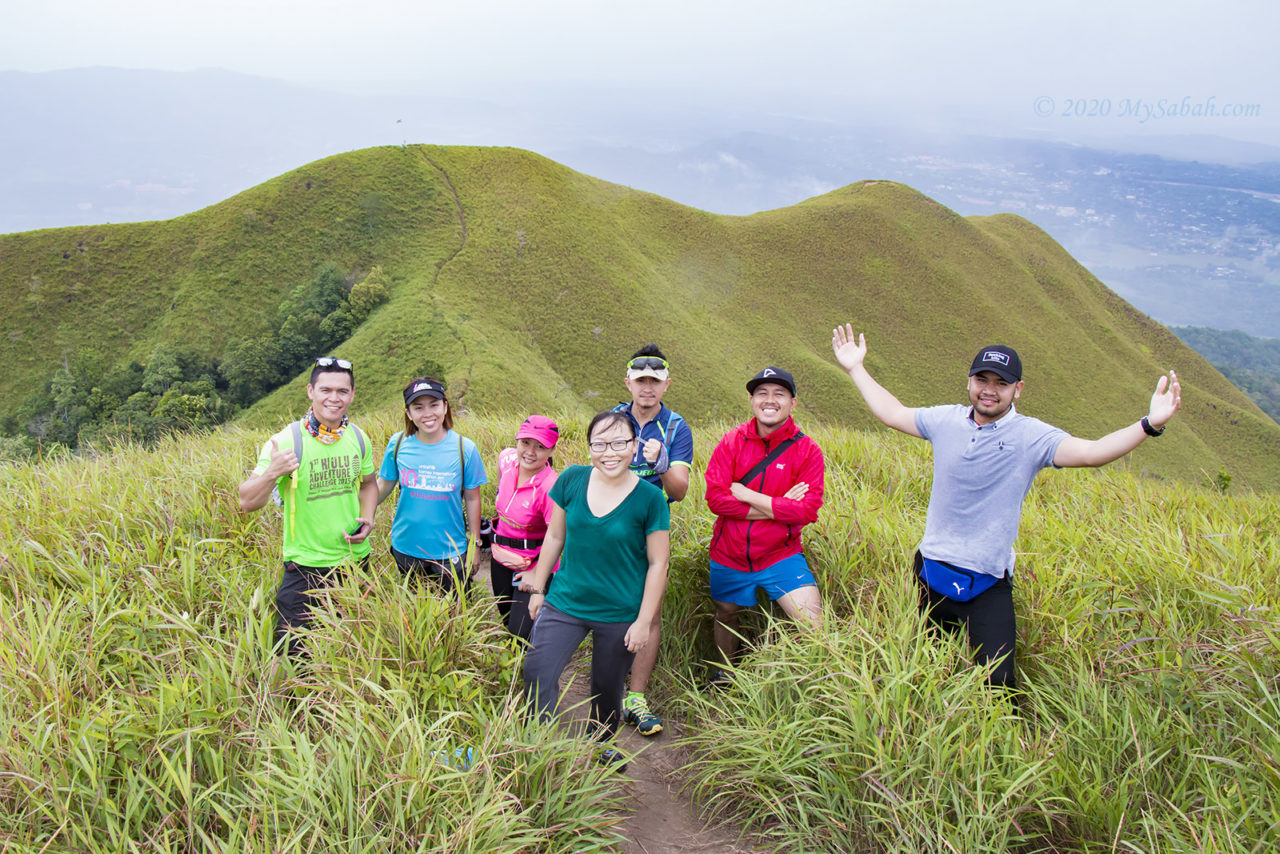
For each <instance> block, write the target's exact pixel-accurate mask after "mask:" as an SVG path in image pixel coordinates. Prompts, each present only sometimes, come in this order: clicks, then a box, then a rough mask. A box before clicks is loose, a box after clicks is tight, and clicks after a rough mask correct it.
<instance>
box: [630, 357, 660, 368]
mask: <svg viewBox="0 0 1280 854" xmlns="http://www.w3.org/2000/svg"><path fill="white" fill-rule="evenodd" d="M646 368H652V369H653V370H655V371H665V370H667V360H666V359H659V358H658V357H657V356H640V357H638V358H635V359H632V360H631V361H630V362H627V369H628V370H633V371H643V370H645V369H646Z"/></svg>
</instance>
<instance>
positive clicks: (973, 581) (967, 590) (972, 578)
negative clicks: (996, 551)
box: [920, 555, 1000, 602]
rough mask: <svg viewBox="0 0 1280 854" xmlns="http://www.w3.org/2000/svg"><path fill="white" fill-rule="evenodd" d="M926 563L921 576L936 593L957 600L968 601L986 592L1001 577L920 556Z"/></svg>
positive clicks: (921, 569)
mask: <svg viewBox="0 0 1280 854" xmlns="http://www.w3.org/2000/svg"><path fill="white" fill-rule="evenodd" d="M920 557H921V559H922V560H923V561H924V565H923V566H922V567H920V577H921V578H923V579H924V583H925V584H928V585H929V589H930V590H932V591H933V592H934V593H937V594H939V595H942V596H946V597H947V598H948V599H954V600H955V601H956V602H968V601H969V600H970V599H973V598H976V597H977V596H979V595H981V594H983V593H986V592H987V591H988V590H990V589H991V588H992V586H993V585H995V583H996V582H997V581H999V580H1000V579H999V578H996V577H995V576H994V575H987V574H986V573H985V572H973V571H972V570H968V569H962V568H961V567H958V566H952V565H951V564H949V563H943V562H942V561H940V560H931V559H930V558H927V557H924V555H921V556H920Z"/></svg>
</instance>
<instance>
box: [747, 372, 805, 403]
mask: <svg viewBox="0 0 1280 854" xmlns="http://www.w3.org/2000/svg"><path fill="white" fill-rule="evenodd" d="M765 383H777V384H778V385H780V386H783V387H785V388H786V389H787V391H789V392H791V396H792V397H795V396H796V381H795V380H794V379H793V378H792V376H791V374H790V373H789V372H788V371H784V370H782V368H765V369H764V370H763V371H761V372H760V373H758V374H756V375H755V376H754V377H752V378H751V379H749V380H747V394H755V392H756V387H757V386H761V385H764V384H765Z"/></svg>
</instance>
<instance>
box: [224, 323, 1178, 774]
mask: <svg viewBox="0 0 1280 854" xmlns="http://www.w3.org/2000/svg"><path fill="white" fill-rule="evenodd" d="M831 343H832V348H833V351H834V354H835V358H836V361H837V362H838V363H839V365H840V366H841V368H843V369H844V370H845V371H846V372H847V373H848V374H849V376H850V378H851V379H852V380H853V383H854V385H855V387H856V388H857V390H858V392H859V393H860V395H861V397H862V399H863V400H864V401H865V403H866V405H867V407H868V408H869V410H870V411H871V413H872V414H873V415H874V416H875V417H876V418H878V419H879V420H880V421H881V422H883V423H884V424H885V425H887V426H889V427H891V428H893V429H895V430H899V431H901V432H903V433H906V434H907V435H910V436H915V437H917V438H922V439H925V440H927V441H929V442H930V443H932V445H933V464H934V470H933V485H932V490H931V493H930V498H929V507H928V512H927V515H926V520H925V532H924V537H923V540H922V541H921V543H920V545H919V547H918V549H917V550H916V552H915V556H914V560H913V565H912V574H913V576H914V577H915V579H916V581H917V584H918V591H919V604H920V609H921V610H922V612H924V613H925V614H927V618H928V620H929V622H930V624H931V625H935V626H940V627H943V628H947V629H952V630H959V631H963V632H966V633H967V638H968V641H969V644H970V646H971V648H972V649H973V651H974V659H975V662H977V663H978V664H979V665H983V666H985V667H987V668H988V672H989V677H988V678H989V681H990V682H991V683H992V684H993V685H996V686H1000V687H1003V688H1005V689H1009V690H1012V689H1013V688H1014V686H1015V678H1014V666H1013V663H1014V638H1015V621H1014V608H1013V583H1012V581H1013V574H1014V551H1013V543H1014V539H1015V538H1016V536H1017V532H1018V524H1019V519H1020V515H1021V508H1022V503H1023V500H1024V498H1025V497H1026V494H1027V492H1028V491H1029V490H1030V487H1031V483H1032V481H1033V480H1034V478H1035V476H1036V474H1038V473H1039V471H1040V470H1041V469H1043V468H1047V467H1050V466H1052V467H1055V468H1064V467H1076V466H1102V465H1105V464H1107V463H1109V462H1111V461H1113V460H1115V459H1118V458H1120V457H1122V456H1124V455H1125V454H1127V453H1128V452H1129V451H1131V450H1133V449H1134V448H1135V447H1137V446H1138V445H1139V444H1141V443H1142V442H1143V441H1144V440H1146V439H1147V438H1148V437H1152V436H1159V435H1160V434H1161V433H1163V432H1164V427H1165V424H1166V423H1167V422H1168V421H1169V419H1170V418H1172V417H1173V415H1174V413H1175V412H1176V411H1177V410H1178V407H1179V406H1180V405H1181V386H1180V384H1179V382H1178V378H1177V375H1176V374H1175V373H1174V372H1173V371H1170V372H1169V375H1168V376H1167V377H1166V376H1162V377H1160V379H1159V381H1158V382H1157V384H1156V390H1155V392H1154V393H1153V394H1152V396H1151V401H1150V404H1149V407H1148V411H1147V413H1146V414H1145V415H1143V416H1142V418H1141V419H1139V420H1138V421H1136V422H1132V423H1130V424H1129V425H1128V426H1125V427H1122V428H1121V429H1119V430H1116V431H1115V432H1113V433H1110V434H1108V435H1106V436H1104V437H1102V438H1100V439H1096V440H1085V439H1080V438H1077V437H1074V436H1071V435H1069V434H1067V433H1066V432H1064V431H1062V430H1059V429H1057V428H1055V427H1052V426H1050V425H1048V424H1046V423H1044V422H1043V421H1040V420H1038V419H1036V418H1031V417H1028V416H1025V415H1022V414H1021V413H1019V412H1018V411H1017V409H1016V407H1015V405H1014V401H1015V400H1017V399H1018V398H1019V397H1020V396H1021V393H1022V389H1023V379H1022V363H1021V360H1020V359H1019V357H1018V354H1017V353H1016V352H1015V351H1014V350H1013V349H1012V348H1009V347H1006V346H1003V345H992V346H988V347H984V348H982V350H980V351H979V352H978V354H977V355H976V356H975V357H974V359H973V362H972V364H971V365H970V369H969V377H968V382H967V387H966V388H967V397H968V402H967V403H966V404H953V405H943V406H930V407H923V408H911V407H908V406H905V405H903V404H902V403H901V402H899V400H898V399H897V398H896V397H895V396H894V395H893V394H891V393H890V392H889V391H887V390H886V389H885V388H884V387H883V386H881V385H880V384H879V383H877V382H876V381H875V380H874V379H873V378H872V377H871V375H870V374H869V373H868V371H867V368H866V365H865V357H866V353H867V345H866V339H865V336H864V335H861V334H859V335H856V336H855V334H854V331H853V327H852V326H851V325H849V324H846V325H844V326H837V327H836V328H835V329H834V330H833V332H832V341H831ZM624 371H625V373H624V382H625V384H626V387H627V389H628V391H629V392H630V393H631V401H630V402H629V403H623V404H619V405H618V406H617V407H615V408H613V409H610V410H606V411H604V412H601V413H599V414H598V415H596V416H595V417H594V418H593V419H592V420H591V422H590V424H589V426H588V428H587V436H586V439H587V450H588V452H589V459H590V464H589V465H577V466H569V467H567V468H566V469H564V471H563V472H557V471H556V469H555V468H554V465H553V459H552V457H553V454H554V452H555V449H556V447H557V445H558V443H559V439H560V431H559V428H558V426H557V425H556V423H555V422H554V421H553V420H551V419H550V418H547V417H545V416H542V415H530V416H529V417H528V418H526V419H525V420H524V422H523V423H521V424H520V426H519V428H518V429H517V430H516V433H515V440H514V443H513V446H512V447H509V448H505V449H503V450H502V451H501V453H500V454H499V455H498V460H497V463H498V488H497V496H496V501H495V508H494V509H495V511H496V513H495V516H494V518H493V523H492V538H491V547H490V548H491V569H490V579H491V584H492V587H493V592H494V595H495V597H496V599H497V607H498V610H499V612H500V614H501V615H502V618H503V620H504V623H505V625H506V626H507V628H508V629H509V630H510V631H511V633H512V634H514V635H517V636H519V637H520V638H523V639H524V640H525V641H526V642H527V647H528V648H527V653H526V655H525V660H524V670H523V675H524V684H525V691H526V694H527V696H528V697H529V700H530V702H531V703H532V704H533V705H534V707H535V708H536V709H537V710H538V711H539V712H540V713H541V714H542V715H544V716H546V717H551V716H552V715H554V713H555V712H556V709H557V703H558V700H559V680H560V677H561V675H562V673H563V671H564V669H565V668H566V667H567V665H568V663H569V660H570V658H571V657H572V655H573V653H574V652H575V651H576V650H577V648H578V647H579V646H580V645H581V643H582V641H583V640H584V639H585V638H586V636H587V635H588V634H590V635H591V636H592V654H591V665H590V688H589V690H590V695H591V701H590V702H591V713H590V720H591V725H592V727H593V730H594V732H595V734H596V735H597V737H598V738H599V739H600V740H601V741H605V742H610V741H611V740H612V738H613V737H614V736H615V735H616V734H617V730H618V727H619V726H620V724H621V723H627V724H630V725H634V726H635V727H636V730H637V731H638V732H639V733H640V734H642V735H647V736H651V735H656V734H657V733H659V732H661V731H662V728H663V722H662V719H661V717H660V716H659V715H658V714H656V713H655V712H654V711H653V710H652V708H651V707H650V704H649V701H648V699H647V698H646V696H645V692H646V690H647V688H648V684H649V679H650V677H651V675H652V673H653V670H654V664H655V662H656V660H657V654H658V645H659V642H660V639H661V607H662V598H663V594H664V592H665V590H666V583H667V567H668V562H669V556H670V528H671V517H670V511H669V505H670V504H671V503H672V502H676V501H680V500H682V499H683V498H684V497H685V495H686V494H687V492H688V489H689V480H690V477H691V475H692V467H693V435H692V432H691V430H690V428H689V424H688V422H686V421H685V420H684V419H683V418H681V417H680V416H679V415H678V414H676V413H675V412H673V411H672V410H671V409H670V408H668V407H667V406H666V405H665V404H664V403H663V402H662V399H663V396H664V394H665V393H666V392H667V390H668V388H669V387H670V384H671V372H670V366H669V364H668V362H667V359H666V357H665V356H664V355H663V354H662V352H661V351H660V350H659V349H658V348H657V347H656V346H654V345H652V344H651V345H648V346H646V347H644V348H642V349H640V350H639V351H637V352H636V353H635V355H634V356H632V357H631V358H630V359H629V360H628V361H627V362H626V365H625V368H624ZM354 388H355V373H354V369H353V366H352V364H351V362H349V361H346V360H344V359H338V358H334V357H332V356H326V357H323V358H319V359H317V360H316V362H315V365H314V367H313V368H312V372H311V378H310V382H309V383H308V384H307V397H308V398H309V400H310V402H311V406H310V408H309V410H308V411H307V414H306V415H305V416H304V417H303V418H302V419H301V420H300V421H296V422H293V423H291V424H290V425H288V426H287V427H286V428H285V429H283V430H281V431H280V432H279V433H276V434H275V435H274V436H272V437H271V438H270V439H268V441H267V442H266V444H265V445H263V447H262V450H261V452H260V454H259V456H258V460H257V464H256V466H255V467H254V469H253V471H252V473H251V474H250V475H249V477H248V478H247V479H246V480H245V481H244V482H243V483H242V484H241V485H240V489H239V493H240V508H241V510H242V511H244V512H251V511H254V510H257V509H259V508H261V507H263V506H265V505H266V504H267V503H268V502H269V501H270V500H271V499H272V498H273V496H274V497H275V499H276V500H277V502H278V503H279V504H280V505H281V506H282V507H283V525H282V527H283V539H284V547H283V559H284V574H283V579H282V581H281V584H280V588H279V592H278V593H277V594H276V609H277V624H276V639H277V643H278V645H279V649H281V650H282V651H284V652H286V653H288V654H291V655H305V649H304V648H303V646H302V641H301V639H300V636H299V635H298V634H297V633H296V632H295V631H294V629H296V628H297V627H300V626H302V625H304V624H305V623H306V622H307V621H308V619H309V614H310V608H311V605H312V604H313V601H314V600H313V597H314V595H315V594H316V592H317V591H320V590H322V589H323V588H325V587H327V586H329V585H331V584H333V583H334V582H335V580H336V579H338V578H339V577H340V574H341V572H342V568H343V567H344V566H350V565H352V564H364V565H366V566H367V564H368V562H369V555H370V544H369V541H368V538H369V534H370V533H371V531H372V529H373V518H374V513H375V511H376V508H377V506H378V504H379V503H380V502H381V501H382V500H384V499H385V498H387V497H388V496H389V495H390V494H391V492H392V491H393V490H394V489H395V488H396V487H397V486H398V487H399V488H400V496H399V499H398V501H397V503H396V510H395V518H394V521H393V522H392V527H391V538H390V551H391V554H392V556H393V558H394V559H395V562H396V565H397V566H398V567H399V569H400V571H401V572H402V573H404V574H406V575H408V576H411V577H414V578H418V579H421V580H423V581H424V582H425V583H427V584H429V585H432V586H434V587H435V588H438V589H440V590H443V591H446V592H447V591H453V590H455V589H458V588H464V589H465V588H468V587H469V585H470V583H471V579H472V577H473V575H474V574H475V572H476V570H477V568H478V567H477V555H478V552H479V539H480V536H481V531H482V530H483V529H484V527H485V522H487V520H484V519H483V517H482V507H481V498H480V487H481V486H482V485H484V484H485V483H487V482H488V478H487V474H486V470H485V466H484V462H483V460H482V459H481V455H480V452H479V451H478V449H477V448H476V446H475V444H474V443H473V442H472V441H471V440H470V439H467V438H465V437H463V436H461V435H459V434H458V433H457V432H456V431H455V430H454V429H453V412H452V408H451V406H450V403H449V399H448V395H447V393H446V390H445V387H444V385H443V384H442V383H441V382H440V381H439V380H438V379H436V378H434V377H415V378H414V379H413V380H411V381H410V382H409V383H408V384H407V385H406V386H405V388H404V429H403V430H402V431H400V432H397V433H396V434H394V435H392V436H391V437H390V439H389V440H388V442H387V446H386V449H385V451H384V453H383V455H382V462H381V466H380V467H379V468H378V470H377V473H376V475H375V471H374V460H373V452H372V448H371V447H370V443H369V441H368V438H367V437H366V436H365V434H364V433H363V432H362V431H361V430H360V429H359V428H358V427H356V426H355V425H354V424H352V423H351V422H350V420H349V418H348V415H347V413H348V410H349V408H350V406H351V402H352V398H353V395H354ZM746 390H747V394H748V399H749V403H750V407H751V413H752V417H751V418H750V419H748V420H747V421H745V422H743V423H742V424H740V425H738V426H737V427H735V428H734V429H733V430H731V431H729V432H728V433H727V434H726V435H725V436H724V437H723V438H722V439H721V440H720V441H719V443H718V444H717V445H716V447H715V449H714V450H713V451H712V453H711V457H710V459H709V460H708V462H707V464H706V468H705V472H704V477H705V480H706V493H705V496H706V502H707V505H708V507H709V508H710V509H711V511H712V512H713V513H714V514H715V526H714V530H713V533H712V538H711V543H710V548H709V550H710V590H711V598H712V600H713V602H714V606H715V621H714V639H715V646H716V650H717V656H718V660H717V661H716V662H715V664H716V666H715V668H714V670H713V674H712V676H711V679H710V680H709V683H708V687H709V688H712V689H715V688H719V687H723V686H725V685H727V684H728V683H729V681H730V679H731V675H730V674H731V672H732V671H731V669H730V668H729V665H730V664H731V662H732V661H733V657H734V654H735V652H736V650H737V646H738V641H739V634H738V631H737V629H738V617H739V614H740V613H741V611H742V609H743V608H750V607H752V606H754V605H755V604H756V602H757V596H758V592H759V591H763V592H764V594H765V595H766V596H767V597H768V599H769V600H771V601H774V602H776V603H777V604H778V606H779V607H781V609H782V610H783V611H784V612H785V613H786V614H787V615H788V616H789V617H790V618H792V619H793V620H794V621H795V622H796V624H797V625H798V626H800V627H801V628H802V629H803V628H805V627H808V626H811V625H816V624H818V623H819V622H820V621H821V620H822V604H821V596H820V594H819V588H818V583H817V580H816V579H815V577H814V574H813V572H812V570H811V569H810V567H809V564H808V561H807V560H806V557H805V552H804V547H803V543H802V539H801V531H802V530H803V528H804V526H805V525H807V524H809V523H811V522H813V521H815V520H816V519H817V517H818V511H819V509H820V508H821V507H822V503H823V491H824V481H825V471H826V467H825V461H824V459H823V455H822V450H821V449H820V448H819V447H818V445H817V443H816V442H814V440H813V439H812V438H810V437H809V436H806V435H805V434H804V433H803V432H801V431H800V430H799V429H798V428H797V426H796V424H795V421H794V419H793V417H792V416H793V413H794V410H795V407H796V400H797V393H796V380H795V378H794V377H793V376H792V375H791V373H790V372H788V371H786V370H783V369H782V368H779V367H776V366H770V367H766V368H764V369H762V370H760V371H759V372H758V373H756V374H755V375H754V376H753V377H751V379H750V380H748V381H747V383H746ZM628 677H629V678H630V685H629V687H628V685H627V680H628ZM600 758H601V760H602V761H604V762H606V763H615V764H617V765H618V767H622V764H623V759H622V755H621V754H620V753H619V752H618V751H616V750H615V749H612V748H611V747H606V749H604V750H603V751H602V752H601V754H600Z"/></svg>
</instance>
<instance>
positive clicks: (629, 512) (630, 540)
mask: <svg viewBox="0 0 1280 854" xmlns="http://www.w3.org/2000/svg"><path fill="white" fill-rule="evenodd" d="M635 442H636V434H635V427H634V426H633V424H632V423H631V419H630V418H628V417H627V416H626V414H625V413H620V412H601V413H600V414H599V415H597V416H596V417H595V418H593V419H592V421H591V425H590V426H589V427H588V428H587V447H588V449H589V450H590V452H591V465H590V466H589V467H588V466H570V467H569V468H567V469H566V470H565V471H564V473H563V474H561V475H560V477H559V479H557V480H556V484H555V486H553V487H552V488H551V500H552V501H553V502H554V503H555V508H554V509H553V510H552V514H551V522H550V524H549V525H548V527H547V533H546V535H545V537H544V538H543V541H542V551H541V552H539V553H538V564H537V567H536V568H535V569H534V572H533V578H532V580H531V582H530V584H529V586H530V590H529V591H528V592H529V593H530V594H531V596H530V598H529V614H530V616H531V617H532V618H533V619H534V625H533V634H532V636H531V637H530V638H529V642H530V645H531V648H530V650H529V654H528V655H527V656H526V658H525V664H524V683H525V691H526V693H527V694H528V695H529V696H530V697H531V698H532V700H533V702H534V704H535V705H536V706H537V708H538V711H539V712H541V713H542V714H543V715H544V716H550V715H551V714H552V713H554V712H555V709H556V703H557V702H558V700H559V697H560V674H561V673H563V672H564V668H565V666H566V665H567V664H568V663H569V658H570V656H572V655H573V653H574V650H576V649H577V648H578V646H579V645H580V644H581V643H582V641H583V639H585V638H586V636H587V634H588V633H591V635H592V652H591V722H592V725H593V728H594V729H595V731H596V734H597V736H598V737H599V738H600V739H601V740H602V741H603V740H608V739H610V738H612V737H613V735H614V734H615V733H616V732H617V730H618V723H619V722H620V721H621V719H622V718H621V716H622V690H623V686H624V684H625V682H626V678H627V671H628V670H629V669H630V668H631V660H632V659H633V658H634V657H635V653H636V652H637V651H638V650H640V649H643V648H644V646H645V644H646V643H647V642H648V639H649V625H650V623H651V622H652V621H653V617H654V614H656V613H657V611H658V606H659V604H661V602H662V594H663V593H664V592H665V591H666V587H667V563H668V560H669V558H670V552H671V537H670V533H671V532H670V528H671V515H670V512H669V511H668V510H667V500H666V496H664V495H663V493H662V490H661V489H659V488H658V487H656V486H654V485H653V484H651V483H646V482H645V481H643V480H641V479H640V478H638V477H637V476H636V475H635V473H634V472H633V471H632V470H631V465H630V463H631V458H632V456H634V453H635ZM557 559H559V560H560V569H559V571H557V572H556V583H555V587H554V588H553V589H552V590H551V591H550V593H549V594H548V592H547V579H548V577H549V576H550V575H551V568H552V567H553V566H555V563H556V560H557ZM522 587H523V585H522ZM600 759H601V761H605V762H612V763H618V764H619V765H621V757H620V756H619V754H618V753H617V752H616V751H614V750H606V751H604V753H602V754H601V756H600Z"/></svg>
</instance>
